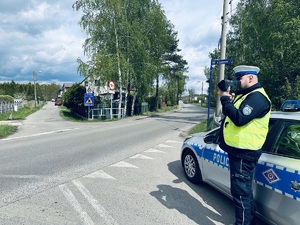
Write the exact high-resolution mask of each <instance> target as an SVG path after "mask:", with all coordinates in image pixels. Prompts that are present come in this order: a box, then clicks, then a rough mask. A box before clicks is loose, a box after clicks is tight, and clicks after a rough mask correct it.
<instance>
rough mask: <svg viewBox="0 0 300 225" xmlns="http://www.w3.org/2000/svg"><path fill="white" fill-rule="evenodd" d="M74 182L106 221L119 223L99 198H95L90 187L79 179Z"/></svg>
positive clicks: (107, 222) (115, 224)
mask: <svg viewBox="0 0 300 225" xmlns="http://www.w3.org/2000/svg"><path fill="white" fill-rule="evenodd" d="M72 183H73V184H74V185H75V186H76V187H77V188H78V190H79V191H80V192H81V194H82V195H83V196H84V197H85V198H86V199H87V200H88V202H89V203H90V204H91V205H92V206H93V208H94V209H95V210H96V211H97V213H98V214H99V215H100V216H101V217H102V218H103V219H104V221H105V223H106V224H108V225H110V224H114V225H117V224H118V223H117V222H116V221H115V220H114V218H112V216H111V215H110V214H109V212H107V211H106V210H105V208H104V207H103V206H102V205H100V204H99V202H98V200H97V199H95V198H94V197H93V196H92V195H91V193H90V192H89V190H88V189H86V187H85V186H83V184H82V183H81V182H80V181H78V180H73V181H72Z"/></svg>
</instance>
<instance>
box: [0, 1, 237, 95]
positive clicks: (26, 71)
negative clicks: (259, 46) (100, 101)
mask: <svg viewBox="0 0 300 225" xmlns="http://www.w3.org/2000/svg"><path fill="white" fill-rule="evenodd" d="M158 1H159V3H161V5H162V8H163V10H164V11H165V15H166V16H167V18H168V19H169V20H170V21H171V23H172V24H173V25H174V30H175V31H177V32H178V39H179V48H180V49H181V55H182V56H183V58H184V59H185V60H186V61H187V62H188V67H189V69H188V72H187V74H186V75H188V76H189V80H188V82H187V85H186V88H187V89H191V88H193V89H195V91H196V93H199V94H200V92H201V91H202V89H201V85H202V84H203V85H204V89H205V88H206V87H207V83H205V81H206V77H205V76H204V68H205V66H209V65H210V59H209V57H208V55H209V52H212V51H213V50H214V49H215V48H217V47H218V42H219V39H220V36H221V28H222V27H221V22H222V21H221V16H222V14H223V1H224V0H158ZM74 2H75V0H1V1H0V82H10V81H12V80H13V81H15V82H18V83H28V82H33V79H34V78H33V77H34V76H33V72H35V73H36V74H37V76H36V81H37V82H39V83H57V84H63V83H66V82H81V81H82V80H83V79H84V77H82V76H80V74H78V73H77V63H76V59H77V58H78V57H80V58H83V59H84V58H85V57H84V54H83V48H82V44H83V43H84V40H85V38H86V37H87V36H86V34H85V32H84V31H82V30H81V28H80V27H79V25H78V21H79V20H80V17H81V12H78V11H74V10H73V9H72V4H73V3H74ZM231 2H232V8H234V5H236V3H237V2H238V0H232V1H231ZM229 8H231V7H229Z"/></svg>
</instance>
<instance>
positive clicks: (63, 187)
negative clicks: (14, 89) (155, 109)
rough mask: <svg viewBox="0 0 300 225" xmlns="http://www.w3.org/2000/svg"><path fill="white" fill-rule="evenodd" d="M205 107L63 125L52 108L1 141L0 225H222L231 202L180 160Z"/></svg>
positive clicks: (229, 215) (230, 219)
mask: <svg viewBox="0 0 300 225" xmlns="http://www.w3.org/2000/svg"><path fill="white" fill-rule="evenodd" d="M206 112H207V111H206V109H203V108H199V107H198V108H197V107H195V106H191V105H184V104H182V105H181V107H180V108H179V109H178V110H176V111H174V112H172V113H165V114H162V115H159V116H157V117H143V116H141V117H131V118H126V119H123V120H120V121H117V122H98V123H93V122H88V123H74V122H69V121H64V120H63V119H62V118H61V117H60V116H59V109H58V107H55V106H54V104H53V103H49V104H47V105H46V106H45V107H43V108H42V109H41V110H40V111H38V112H36V113H34V114H32V115H31V116H29V117H28V118H27V119H26V120H24V121H22V125H19V130H18V132H17V133H15V134H14V135H11V136H10V137H8V138H6V139H2V140H0V145H1V149H0V151H1V157H0V224H28V225H29V224H30V225H35V224H36V225H37V224H116V225H117V224H120V225H123V224H124V225H127V224H128V225H143V224H145V225H148V224H149V225H155V224H157V225H161V224H182V225H184V224H201V225H213V224H217V225H221V224H230V223H232V222H233V221H234V211H233V204H232V201H231V200H229V199H228V198H226V197H225V196H223V195H221V194H220V193H219V192H217V191H216V190H214V189H212V188H211V187H210V186H208V185H201V186H197V185H193V184H190V183H189V182H188V181H187V180H186V178H185V177H184V174H183V171H182V168H181V165H180V161H179V156H180V147H181V144H182V141H183V137H182V136H183V135H184V133H185V131H187V130H188V129H189V128H191V127H192V126H194V125H195V124H197V123H199V121H200V120H205V119H206V117H207V115H206Z"/></svg>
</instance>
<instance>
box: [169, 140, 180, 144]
mask: <svg viewBox="0 0 300 225" xmlns="http://www.w3.org/2000/svg"><path fill="white" fill-rule="evenodd" d="M166 143H178V144H181V143H182V142H180V141H172V140H167V141H166Z"/></svg>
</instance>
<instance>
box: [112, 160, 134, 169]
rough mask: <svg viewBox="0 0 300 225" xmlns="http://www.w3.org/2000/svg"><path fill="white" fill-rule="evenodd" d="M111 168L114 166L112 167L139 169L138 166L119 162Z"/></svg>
mask: <svg viewBox="0 0 300 225" xmlns="http://www.w3.org/2000/svg"><path fill="white" fill-rule="evenodd" d="M110 166H112V167H127V168H138V167H137V166H135V165H132V164H130V163H127V162H124V161H121V162H118V163H116V164H113V165H110Z"/></svg>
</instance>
